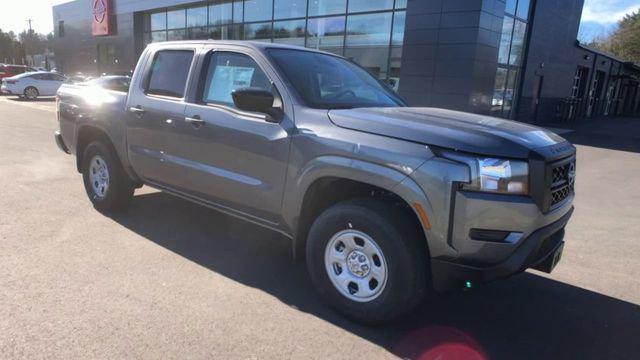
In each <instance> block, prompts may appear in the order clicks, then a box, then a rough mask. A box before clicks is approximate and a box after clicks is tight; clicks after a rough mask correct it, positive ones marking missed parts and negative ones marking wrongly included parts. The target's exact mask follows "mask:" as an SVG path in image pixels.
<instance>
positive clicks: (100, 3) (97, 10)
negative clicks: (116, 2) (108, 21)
mask: <svg viewBox="0 0 640 360" xmlns="http://www.w3.org/2000/svg"><path fill="white" fill-rule="evenodd" d="M106 17H107V4H105V0H94V1H93V19H94V20H95V21H96V22H98V23H101V24H102V22H103V21H104V19H105V18H106Z"/></svg>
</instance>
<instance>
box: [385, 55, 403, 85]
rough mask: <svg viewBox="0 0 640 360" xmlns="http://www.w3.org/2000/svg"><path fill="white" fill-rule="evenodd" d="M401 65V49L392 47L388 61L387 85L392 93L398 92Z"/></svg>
mask: <svg viewBox="0 0 640 360" xmlns="http://www.w3.org/2000/svg"><path fill="white" fill-rule="evenodd" d="M401 64H402V47H400V46H394V47H392V48H391V58H390V60H389V78H388V80H387V83H388V84H389V86H391V88H392V89H393V91H395V92H398V90H399V89H400V65H401Z"/></svg>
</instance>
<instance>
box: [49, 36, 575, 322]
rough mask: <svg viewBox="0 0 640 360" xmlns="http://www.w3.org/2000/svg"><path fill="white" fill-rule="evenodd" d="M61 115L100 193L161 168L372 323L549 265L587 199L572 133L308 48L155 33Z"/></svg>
mask: <svg viewBox="0 0 640 360" xmlns="http://www.w3.org/2000/svg"><path fill="white" fill-rule="evenodd" d="M127 85H128V84H127ZM57 114H58V120H59V125H60V130H59V131H58V132H56V134H55V140H56V142H57V144H58V146H59V147H60V148H61V149H62V150H63V151H65V152H67V153H72V154H75V155H76V163H77V168H78V171H79V172H80V173H82V175H83V179H84V186H85V188H86V192H87V194H88V196H89V199H90V200H91V202H92V203H93V205H94V207H95V208H96V209H97V210H99V211H102V212H110V211H116V210H121V209H123V208H124V207H125V206H126V205H127V204H128V203H129V202H130V201H131V199H132V197H133V193H134V189H136V188H138V187H141V186H142V185H148V186H151V187H154V188H157V189H160V190H162V191H166V192H167V193H170V194H174V195H176V196H179V197H181V198H184V199H187V200H190V201H193V202H196V203H198V204H202V205H204V206H207V207H210V208H213V209H216V210H219V211H222V212H224V213H226V214H229V215H232V216H236V217H239V218H241V219H244V220H246V221H249V222H252V223H254V224H257V225H260V226H263V227H266V228H268V229H271V230H273V231H277V232H279V233H281V234H282V235H284V236H285V237H287V238H289V239H291V244H292V250H293V253H294V254H295V256H296V257H297V258H304V259H306V263H307V267H308V271H309V275H310V280H311V281H312V282H313V284H314V285H315V287H316V289H317V290H318V292H319V293H320V294H321V295H322V297H323V298H324V299H325V300H326V301H327V302H328V303H329V304H330V305H331V306H332V307H334V308H335V309H336V310H337V311H339V312H341V313H342V314H344V315H345V316H347V317H350V318H352V319H355V320H357V321H361V322H367V323H377V322H384V321H389V320H392V319H394V318H397V317H399V316H401V315H403V314H406V313H408V312H409V311H411V310H412V309H413V308H414V307H415V306H416V305H417V304H419V303H420V302H421V300H422V299H424V297H425V296H430V294H432V293H433V292H432V291H433V290H435V291H446V290H452V289H465V288H470V287H476V286H477V285H480V284H482V283H485V282H488V281H491V280H494V279H498V278H504V277H508V276H510V275H513V274H516V273H519V272H522V271H524V270H525V269H527V268H535V269H539V270H542V271H546V272H550V271H551V270H552V269H553V267H554V266H555V264H556V263H557V262H558V260H559V259H560V255H561V253H562V248H563V245H564V241H563V238H564V228H565V225H566V224H567V222H568V221H569V218H570V217H571V214H572V212H573V205H572V202H573V198H574V180H575V156H576V150H575V147H574V146H572V145H571V144H570V143H568V142H567V141H565V140H564V139H562V138H561V137H559V136H557V135H556V134H554V133H552V132H549V131H547V130H544V129H541V128H537V127H534V126H529V125H525V124H521V123H517V122H512V121H506V120H501V119H497V118H493V117H488V116H481V115H474V114H468V113H462V112H456V111H449V110H443V109H435V108H412V107H407V106H406V104H405V103H404V101H403V100H402V99H400V98H399V97H398V96H397V95H396V94H395V93H394V92H393V91H391V90H390V89H389V88H388V87H387V86H386V85H384V84H382V83H381V82H379V81H378V80H377V79H375V78H374V77H373V76H371V75H370V74H369V73H368V72H367V71H366V70H364V69H363V68H361V67H359V66H358V65H356V64H354V63H352V62H350V61H348V60H346V59H344V58H342V57H339V56H335V55H333V54H328V53H323V52H319V51H314V50H309V49H303V48H298V47H292V46H285V45H276V44H267V43H251V42H219V41H194V42H166V43H159V44H152V45H149V46H148V47H147V48H146V50H145V51H144V52H143V54H142V55H141V57H140V59H139V61H138V64H137V67H136V69H135V72H134V74H133V77H132V79H131V84H130V86H129V89H128V91H127V89H126V88H124V89H119V88H105V87H100V86H93V87H92V86H84V87H79V86H73V85H64V86H63V87H61V88H60V90H59V92H58V96H57Z"/></svg>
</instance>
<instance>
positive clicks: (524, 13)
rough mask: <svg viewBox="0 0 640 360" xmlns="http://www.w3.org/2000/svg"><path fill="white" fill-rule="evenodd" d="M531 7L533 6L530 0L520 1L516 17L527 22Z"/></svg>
mask: <svg viewBox="0 0 640 360" xmlns="http://www.w3.org/2000/svg"><path fill="white" fill-rule="evenodd" d="M529 5H531V1H530V0H519V1H518V11H516V16H517V17H519V18H521V19H524V20H527V19H528V18H529Z"/></svg>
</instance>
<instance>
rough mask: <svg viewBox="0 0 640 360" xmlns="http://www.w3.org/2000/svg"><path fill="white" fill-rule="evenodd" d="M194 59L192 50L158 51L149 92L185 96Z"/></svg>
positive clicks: (151, 74) (150, 79) (150, 75)
mask: <svg viewBox="0 0 640 360" xmlns="http://www.w3.org/2000/svg"><path fill="white" fill-rule="evenodd" d="M192 59H193V52H192V51H186V50H162V51H158V53H156V56H155V58H154V59H153V64H152V65H151V71H150V74H149V82H148V85H147V94H152V95H164V96H172V97H177V98H181V97H183V96H184V88H185V85H186V84H187V77H188V76H189V69H190V68H191V60H192Z"/></svg>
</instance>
